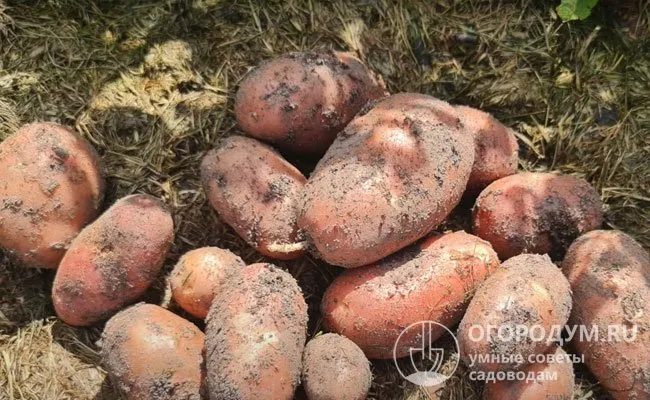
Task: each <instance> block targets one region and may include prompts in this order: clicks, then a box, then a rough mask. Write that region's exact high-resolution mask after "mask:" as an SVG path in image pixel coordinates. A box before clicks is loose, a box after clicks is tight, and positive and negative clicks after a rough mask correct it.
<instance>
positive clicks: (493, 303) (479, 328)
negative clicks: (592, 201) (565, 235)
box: [458, 254, 571, 371]
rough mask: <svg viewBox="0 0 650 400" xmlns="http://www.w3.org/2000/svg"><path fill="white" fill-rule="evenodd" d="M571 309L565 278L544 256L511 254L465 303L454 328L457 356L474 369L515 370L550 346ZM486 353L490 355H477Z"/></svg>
mask: <svg viewBox="0 0 650 400" xmlns="http://www.w3.org/2000/svg"><path fill="white" fill-rule="evenodd" d="M570 312H571V289H570V288H569V282H567V280H566V278H565V277H564V275H562V272H561V271H560V269H559V268H557V267H556V266H555V265H554V264H553V263H552V262H551V259H550V258H549V257H548V256H546V255H544V256H541V255H537V254H522V255H519V256H516V257H513V258H511V259H509V260H508V261H506V262H504V263H503V264H502V265H501V268H500V269H498V270H497V271H496V272H495V273H493V274H492V275H491V276H490V277H489V278H488V279H487V280H485V282H483V284H482V285H481V286H480V287H479V288H478V290H477V291H476V294H475V295H474V298H473V299H472V301H471V302H470V303H469V307H468V308H467V312H466V313H465V316H464V317H463V320H462V321H461V322H460V325H459V327H458V343H459V345H460V356H461V359H462V360H463V361H464V362H465V364H467V365H468V366H469V367H470V368H471V369H474V370H479V371H508V370H514V369H517V368H520V367H522V365H524V364H526V363H528V359H529V357H531V356H535V355H537V354H543V353H545V352H546V350H547V349H549V347H550V345H551V344H552V340H554V339H557V337H556V334H559V330H561V329H562V328H563V327H564V325H565V324H566V322H567V320H568V318H569V313H570ZM556 328H557V329H558V331H557V332H555V331H554V329H556ZM485 356H487V357H491V359H489V360H487V361H486V360H485V359H483V360H481V359H477V358H476V357H485ZM517 357H521V359H519V360H518V359H516V358H517Z"/></svg>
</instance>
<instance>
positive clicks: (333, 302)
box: [322, 232, 499, 359]
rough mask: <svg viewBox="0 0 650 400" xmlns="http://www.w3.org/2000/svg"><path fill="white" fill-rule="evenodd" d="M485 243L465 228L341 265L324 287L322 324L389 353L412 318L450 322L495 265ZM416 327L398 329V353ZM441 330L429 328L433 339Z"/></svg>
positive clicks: (369, 349) (373, 351) (370, 351)
mask: <svg viewBox="0 0 650 400" xmlns="http://www.w3.org/2000/svg"><path fill="white" fill-rule="evenodd" d="M498 266H499V259H498V258H497V255H496V253H495V252H494V250H492V247H490V244H489V243H487V242H485V241H483V240H480V239H479V238H477V237H475V236H472V235H469V234H467V233H465V232H454V233H449V234H445V235H441V236H434V237H432V238H429V239H428V240H426V241H424V242H423V243H421V244H419V245H414V246H411V247H409V248H406V249H404V250H402V251H400V252H399V253H397V254H394V255H392V256H390V257H388V258H386V259H384V260H381V261H379V262H378V263H377V264H375V265H371V266H365V267H361V268H355V269H352V270H349V271H345V272H344V273H343V274H341V275H340V276H339V277H338V278H336V279H335V280H334V282H332V284H331V285H330V287H329V288H328V289H327V291H326V292H325V295H324V296H323V302H322V313H323V320H324V323H325V325H326V326H327V327H328V328H329V329H330V330H332V331H334V332H336V333H339V334H341V335H343V336H345V337H347V338H349V339H350V340H352V341H353V342H354V343H356V344H357V345H358V346H359V347H360V348H361V349H362V350H363V351H364V353H365V354H366V356H368V357H369V358H382V359H391V358H393V349H394V347H395V342H396V341H397V339H398V337H399V336H400V334H401V333H402V331H403V330H404V329H405V328H406V327H408V326H409V325H411V324H413V323H416V322H418V321H435V322H438V323H440V324H443V325H445V326H448V327H451V326H453V325H455V324H457V323H458V321H460V319H461V318H462V317H463V313H464V312H465V309H466V307H467V304H468V302H469V299H471V297H472V295H473V293H474V290H475V289H476V288H477V287H478V285H479V284H480V283H481V282H482V281H483V280H484V279H485V278H486V277H487V276H488V275H489V274H490V273H492V272H493V271H494V270H495V269H497V267H498ZM415 333H416V330H412V331H409V333H407V334H405V335H402V337H401V338H400V345H401V347H399V348H397V349H396V354H397V356H398V357H404V356H407V355H408V354H409V348H410V347H415V346H416V345H417V344H418V340H420V341H421V338H418V337H416V335H415ZM443 333H444V331H443V330H442V328H440V329H439V330H437V331H432V337H431V340H432V341H433V340H436V339H437V338H438V337H439V336H440V335H442V334H443Z"/></svg>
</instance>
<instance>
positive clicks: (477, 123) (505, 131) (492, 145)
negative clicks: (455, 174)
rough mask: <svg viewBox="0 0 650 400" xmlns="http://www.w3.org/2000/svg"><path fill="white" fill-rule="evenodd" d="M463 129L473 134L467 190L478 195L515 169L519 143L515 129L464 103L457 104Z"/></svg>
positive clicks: (515, 170)
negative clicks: (471, 160) (470, 168)
mask: <svg viewBox="0 0 650 400" xmlns="http://www.w3.org/2000/svg"><path fill="white" fill-rule="evenodd" d="M456 111H457V112H458V116H459V118H460V120H461V122H462V123H463V125H464V126H465V131H467V132H468V133H470V134H471V135H473V137H474V152H475V157H474V166H473V167H472V173H471V174H470V176H469V181H468V182H467V192H468V193H470V194H477V193H478V192H480V191H481V190H483V189H484V188H485V187H486V186H487V185H489V184H490V183H492V182H494V181H496V180H497V179H500V178H503V177H505V176H509V175H512V174H514V173H515V172H517V166H518V164H519V145H518V144H517V138H516V137H515V134H514V132H513V131H512V130H511V129H509V128H506V127H505V126H504V125H503V124H502V123H501V122H499V121H497V120H496V119H494V118H493V117H492V116H491V115H490V114H488V113H486V112H483V111H481V110H477V109H475V108H471V107H466V106H456Z"/></svg>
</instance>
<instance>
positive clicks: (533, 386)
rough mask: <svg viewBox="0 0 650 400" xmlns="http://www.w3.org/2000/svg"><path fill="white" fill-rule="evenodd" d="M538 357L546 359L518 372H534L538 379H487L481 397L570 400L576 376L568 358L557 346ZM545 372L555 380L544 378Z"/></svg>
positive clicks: (489, 399) (488, 399) (489, 398)
mask: <svg viewBox="0 0 650 400" xmlns="http://www.w3.org/2000/svg"><path fill="white" fill-rule="evenodd" d="M539 356H540V357H541V356H544V357H545V358H546V360H545V361H544V362H540V363H534V364H529V365H526V366H525V367H523V368H522V369H521V371H520V372H523V373H525V374H526V375H525V376H528V374H534V375H535V376H536V377H540V379H537V380H534V381H532V380H531V381H527V380H526V379H521V380H520V379H516V380H502V381H497V382H488V383H487V384H486V385H485V388H484V389H483V400H539V399H558V400H571V399H573V386H574V382H575V376H574V373H573V362H572V361H571V357H570V356H569V355H568V354H567V353H566V352H565V351H564V350H562V348H561V347H559V346H555V347H554V348H552V349H551V350H550V351H549V352H548V354H545V355H541V354H540V355H539ZM540 360H541V358H540ZM544 374H547V375H548V376H555V377H556V379H544V378H543V376H544Z"/></svg>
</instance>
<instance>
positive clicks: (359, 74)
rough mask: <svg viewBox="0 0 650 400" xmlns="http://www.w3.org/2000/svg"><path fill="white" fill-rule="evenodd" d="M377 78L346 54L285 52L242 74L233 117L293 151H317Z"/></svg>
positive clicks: (375, 93) (378, 86) (370, 96)
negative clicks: (244, 75)
mask: <svg viewBox="0 0 650 400" xmlns="http://www.w3.org/2000/svg"><path fill="white" fill-rule="evenodd" d="M384 95H386V89H385V87H384V85H383V82H381V81H380V80H378V79H377V78H376V77H375V75H374V74H373V73H372V72H371V71H370V70H368V69H367V68H366V66H365V65H363V63H361V61H360V60H359V59H357V58H356V57H354V56H353V55H352V54H350V53H337V52H328V53H290V54H286V55H284V56H281V57H278V58H274V59H272V60H269V61H266V62H265V63H263V64H262V65H260V66H259V67H257V68H255V69H254V70H252V71H251V72H250V73H249V74H248V75H246V77H245V78H244V79H243V81H242V83H241V85H240V86H239V90H238V91H237V96H236V98H235V116H236V118H237V122H238V123H239V126H240V127H241V129H242V130H244V131H245V132H246V133H248V134H249V135H251V136H253V137H255V138H257V139H260V140H263V141H266V142H269V143H272V144H274V145H277V146H278V147H280V148H282V149H284V150H289V151H292V152H295V153H315V154H323V153H324V152H325V150H327V147H328V146H329V145H330V144H331V143H332V141H333V140H334V138H335V137H336V134H337V133H338V132H340V131H341V130H342V129H343V128H344V127H345V126H346V125H347V124H348V122H350V120H351V119H352V118H353V117H354V115H355V114H356V113H357V112H358V111H359V110H360V109H361V107H363V105H364V104H366V102H368V101H370V100H374V99H378V98H380V97H382V96H384Z"/></svg>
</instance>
